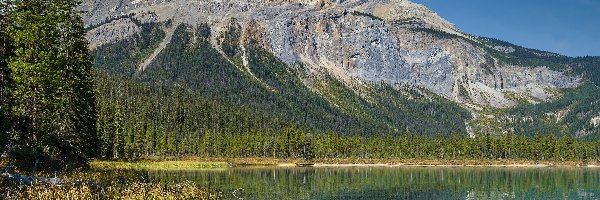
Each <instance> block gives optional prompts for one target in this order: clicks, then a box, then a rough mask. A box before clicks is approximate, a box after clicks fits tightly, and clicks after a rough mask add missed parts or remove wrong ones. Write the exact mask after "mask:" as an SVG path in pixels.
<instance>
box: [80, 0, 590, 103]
mask: <svg viewBox="0 0 600 200" xmlns="http://www.w3.org/2000/svg"><path fill="white" fill-rule="evenodd" d="M81 9H82V10H84V11H87V13H86V14H84V20H85V24H86V25H87V26H97V25H98V24H100V23H102V22H103V21H102V20H103V19H106V18H111V17H118V16H123V15H131V16H132V18H135V19H137V20H140V21H153V20H154V21H158V22H160V21H162V22H165V21H169V20H170V21H172V22H173V23H186V24H190V25H192V26H196V25H198V24H201V23H208V24H209V25H210V26H211V27H212V29H211V30H212V31H213V34H212V35H213V37H219V36H220V35H221V34H220V33H222V32H223V31H224V30H226V29H227V28H228V27H231V19H233V18H235V23H236V24H238V25H239V26H240V27H241V29H242V40H243V42H242V44H243V43H244V42H254V43H257V44H259V45H260V46H263V47H264V48H266V49H267V50H269V51H271V52H272V53H273V54H274V55H276V56H277V57H278V58H280V59H281V60H282V61H284V62H285V63H287V64H289V65H290V66H292V65H295V64H298V63H302V64H303V65H304V66H305V69H306V70H307V73H322V72H323V71H325V72H326V73H329V74H332V75H334V76H335V77H338V78H340V80H342V81H343V82H344V83H346V84H347V85H353V84H356V82H359V83H361V84H364V83H370V82H377V83H379V82H384V83H389V84H393V85H397V84H401V85H411V86H416V87H420V88H425V89H428V90H430V91H433V92H435V93H437V94H439V95H442V96H444V97H446V98H449V99H452V100H454V101H456V102H459V103H464V104H472V105H477V106H493V107H509V106H512V105H515V103H516V102H514V100H512V99H510V98H508V97H506V96H505V93H507V92H510V93H513V94H518V95H522V96H526V97H530V98H529V99H532V101H533V102H535V101H546V100H548V99H551V98H552V94H550V93H548V92H547V91H546V88H565V87H575V86H577V85H578V84H579V83H580V82H581V78H580V77H573V76H569V75H566V74H564V73H562V72H557V71H552V70H550V69H548V68H547V67H544V66H527V67H525V66H513V65H506V64H502V63H501V62H499V61H498V60H496V59H495V58H493V57H492V56H490V55H489V52H488V51H487V50H486V49H484V45H483V44H480V43H478V41H477V38H473V37H471V36H469V35H467V34H464V33H462V32H460V31H459V30H458V29H457V28H456V27H455V26H454V25H453V24H452V23H450V22H448V21H446V20H444V19H443V18H441V17H439V16H438V15H437V14H435V13H434V12H433V11H431V10H429V9H427V8H426V7H424V6H422V5H419V4H415V3H412V2H410V1H408V0H296V1H294V0H248V1H233V0H207V1H185V0H172V1H161V0H156V1H154V0H153V1H146V0H101V1H91V0H85V1H84V3H83V4H82V6H81ZM137 28H138V29H139V27H137ZM123 29H127V30H126V31H117V30H123ZM136 30H137V29H136V25H135V24H132V23H130V22H127V20H126V19H123V20H119V21H114V22H111V23H108V24H104V25H101V26H98V27H97V28H94V29H92V30H90V31H89V33H88V38H89V40H90V42H91V43H92V44H93V45H92V48H93V47H96V46H98V45H101V44H104V43H107V42H110V41H114V40H116V39H119V38H123V37H128V36H130V35H131V34H134V33H135V32H136ZM212 41H213V43H214V45H215V46H218V44H216V43H217V41H220V40H218V39H213V40H212ZM241 48H243V45H242V47H241ZM492 48H493V49H496V50H497V51H500V52H505V53H506V52H510V51H514V49H511V48H509V47H502V46H498V47H492ZM242 57H243V55H242ZM307 77H311V76H307ZM312 77H318V76H312ZM309 82H310V80H309V81H306V83H309Z"/></svg>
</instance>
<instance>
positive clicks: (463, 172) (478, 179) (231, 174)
mask: <svg viewBox="0 0 600 200" xmlns="http://www.w3.org/2000/svg"><path fill="white" fill-rule="evenodd" d="M147 173H148V174H147V176H148V177H149V178H150V179H152V180H156V181H160V182H183V181H192V182H195V183H198V184H200V185H203V186H207V187H210V188H213V189H218V190H220V191H222V192H223V195H224V197H225V199H238V198H243V199H600V169H594V168H506V167H491V168H483V167H344V168H341V167H340V168H334V167H332V168H320V167H318V168H317V167H306V168H300V167H289V168H286V167H245V168H228V169H221V170H208V171H176V172H174V171H154V172H147ZM236 197H237V198H236Z"/></svg>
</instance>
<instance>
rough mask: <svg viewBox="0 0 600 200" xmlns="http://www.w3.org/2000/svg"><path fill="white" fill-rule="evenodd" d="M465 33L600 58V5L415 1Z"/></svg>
mask: <svg viewBox="0 0 600 200" xmlns="http://www.w3.org/2000/svg"><path fill="white" fill-rule="evenodd" d="M412 1H413V2H416V3H420V4H424V5H425V6H427V7H429V8H431V9H432V10H434V11H435V12H437V13H438V14H439V15H440V16H442V17H443V18H445V19H447V20H449V21H450V22H452V23H454V24H456V26H457V27H458V28H459V29H461V30H462V31H464V32H466V33H470V34H473V35H478V36H486V37H493V38H497V39H501V40H505V41H508V42H511V43H513V44H517V45H520V46H524V47H528V48H534V49H540V50H545V51H551V52H556V53H560V54H563V55H568V56H585V55H592V56H600V0H412Z"/></svg>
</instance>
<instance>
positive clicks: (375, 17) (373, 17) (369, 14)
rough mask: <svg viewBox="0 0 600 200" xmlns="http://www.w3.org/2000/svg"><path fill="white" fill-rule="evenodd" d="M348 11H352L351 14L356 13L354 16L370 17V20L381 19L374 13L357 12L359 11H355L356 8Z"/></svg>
mask: <svg viewBox="0 0 600 200" xmlns="http://www.w3.org/2000/svg"><path fill="white" fill-rule="evenodd" d="M350 13H352V14H353V15H356V16H362V17H368V18H370V19H372V20H379V21H383V19H381V17H377V16H375V15H373V14H371V13H364V12H359V11H356V10H354V11H352V12H350Z"/></svg>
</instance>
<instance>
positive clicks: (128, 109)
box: [98, 73, 600, 161]
mask: <svg viewBox="0 0 600 200" xmlns="http://www.w3.org/2000/svg"><path fill="white" fill-rule="evenodd" d="M98 77H99V78H98V89H99V91H100V94H101V95H100V96H99V98H98V112H99V119H98V128H99V134H100V135H101V138H102V148H101V149H102V150H101V152H102V154H101V155H102V157H103V158H109V159H129V158H138V157H145V156H200V157H273V158H306V159H334V158H374V159H386V158H387V159H390V158H399V159H531V160H549V161H564V160H578V161H581V160H596V159H600V141H592V140H580V139H574V138H572V137H555V136H553V135H549V136H540V135H536V136H534V137H527V136H523V135H520V136H518V135H515V134H504V135H501V136H488V135H482V136H480V137H477V138H474V139H471V138H468V137H465V134H458V133H457V134H446V135H442V134H441V135H438V136H426V135H419V134H411V133H407V134H402V135H397V136H394V135H392V134H383V135H379V136H359V135H355V136H348V135H340V134H335V133H329V134H325V133H313V132H310V131H306V128H304V127H298V126H296V125H294V124H291V123H289V122H287V121H286V120H277V119H273V118H271V117H270V115H269V114H270V113H268V112H260V111H257V110H253V109H251V108H250V107H239V106H236V105H232V104H226V103H223V102H218V101H211V100H205V99H204V98H203V97H201V96H200V95H199V94H195V93H193V92H191V91H190V90H186V89H183V88H181V87H168V86H161V85H152V84H148V83H141V82H137V81H132V80H130V79H127V78H115V77H112V76H110V75H108V74H106V73H99V75H98Z"/></svg>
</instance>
